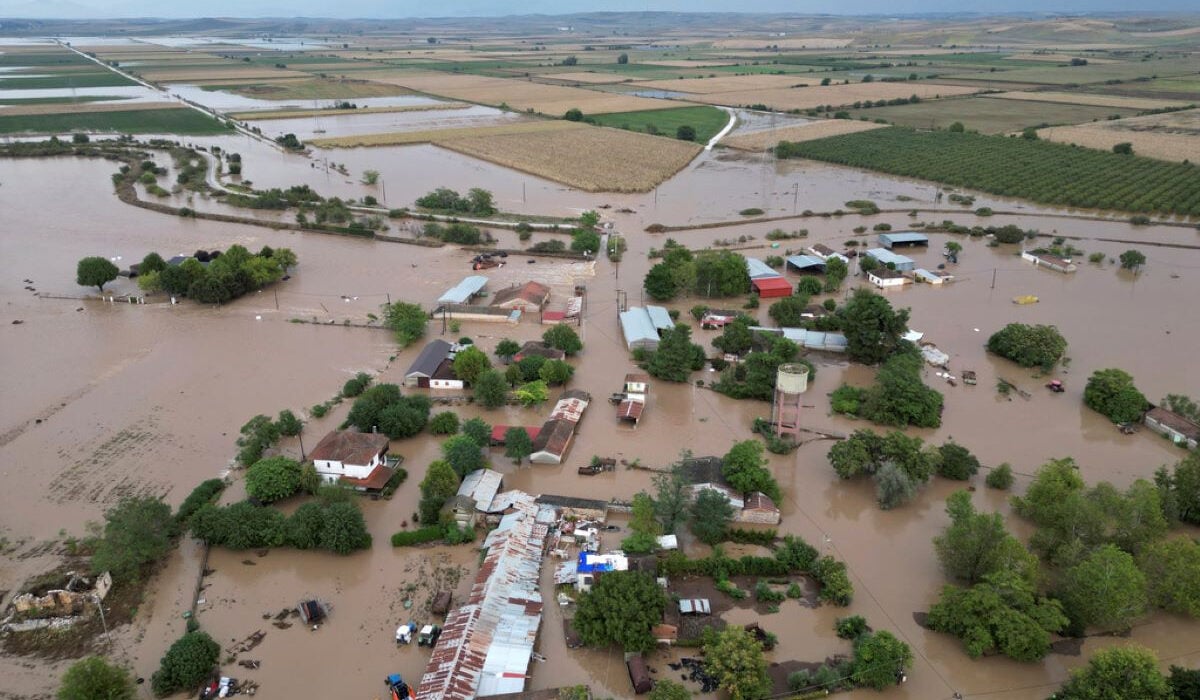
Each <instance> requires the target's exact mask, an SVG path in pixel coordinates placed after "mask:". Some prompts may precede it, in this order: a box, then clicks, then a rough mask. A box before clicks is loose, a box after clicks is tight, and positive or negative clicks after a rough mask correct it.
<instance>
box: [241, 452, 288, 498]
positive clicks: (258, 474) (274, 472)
mask: <svg viewBox="0 0 1200 700" xmlns="http://www.w3.org/2000/svg"><path fill="white" fill-rule="evenodd" d="M299 489H300V463H299V462H297V461H295V460H293V459H288V458H287V457H268V458H266V459H260V460H259V461H257V462H255V463H254V464H252V465H250V468H249V469H247V470H246V493H248V494H250V496H252V497H254V498H257V499H258V500H260V501H262V502H263V503H271V502H273V501H278V500H282V499H284V498H287V497H288V496H291V495H292V494H294V493H296V491H298V490H299Z"/></svg>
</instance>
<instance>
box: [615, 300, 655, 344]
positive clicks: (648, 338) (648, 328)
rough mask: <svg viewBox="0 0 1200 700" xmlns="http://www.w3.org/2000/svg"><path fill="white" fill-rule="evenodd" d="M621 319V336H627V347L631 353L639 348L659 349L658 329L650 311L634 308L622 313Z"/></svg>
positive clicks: (638, 307)
mask: <svg viewBox="0 0 1200 700" xmlns="http://www.w3.org/2000/svg"><path fill="white" fill-rule="evenodd" d="M620 319H621V334H622V335H624V336H625V346H626V347H627V348H629V350H630V351H631V352H632V351H634V350H636V349H638V348H642V349H644V350H657V349H658V340H659V338H658V328H657V327H656V326H655V325H654V320H653V319H652V318H651V317H650V312H649V311H647V310H646V309H643V308H642V307H640V306H634V307H631V308H629V309H626V310H625V311H622V312H621V315H620Z"/></svg>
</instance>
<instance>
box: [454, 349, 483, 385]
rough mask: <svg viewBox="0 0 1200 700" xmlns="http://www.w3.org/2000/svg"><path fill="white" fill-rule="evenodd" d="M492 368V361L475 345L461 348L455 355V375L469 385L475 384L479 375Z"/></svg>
mask: <svg viewBox="0 0 1200 700" xmlns="http://www.w3.org/2000/svg"><path fill="white" fill-rule="evenodd" d="M491 368H492V361H491V360H489V359H488V356H487V355H486V354H484V352H483V351H482V350H480V349H479V348H477V347H475V346H474V345H472V346H470V347H468V348H465V349H463V350H460V351H459V352H458V353H457V354H455V356H454V376H456V377H458V378H459V379H461V380H463V381H464V382H466V383H467V385H468V386H475V382H476V381H478V380H479V375H481V374H483V373H484V372H486V371H487V370H489V369H491Z"/></svg>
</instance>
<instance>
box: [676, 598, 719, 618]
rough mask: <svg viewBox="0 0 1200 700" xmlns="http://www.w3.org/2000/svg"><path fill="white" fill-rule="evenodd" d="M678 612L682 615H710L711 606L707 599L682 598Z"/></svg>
mask: <svg viewBox="0 0 1200 700" xmlns="http://www.w3.org/2000/svg"><path fill="white" fill-rule="evenodd" d="M679 612H680V613H682V614H684V615H692V614H696V615H711V614H712V606H711V605H709V602H708V598H683V599H681V600H680V601H679Z"/></svg>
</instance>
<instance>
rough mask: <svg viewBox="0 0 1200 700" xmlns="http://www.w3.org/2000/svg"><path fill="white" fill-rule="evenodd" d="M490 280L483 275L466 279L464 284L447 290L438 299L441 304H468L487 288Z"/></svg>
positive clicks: (461, 283)
mask: <svg viewBox="0 0 1200 700" xmlns="http://www.w3.org/2000/svg"><path fill="white" fill-rule="evenodd" d="M487 282H488V279H487V278H486V277H483V276H482V275H471V276H470V277H464V278H463V281H462V282H459V283H458V284H456V285H454V286H453V287H451V288H450V289H447V290H446V293H445V294H443V295H441V296H440V297H438V303H439V304H466V303H467V302H469V301H471V299H473V298H475V297H476V296H477V295H478V294H479V293H480V292H482V291H483V288H484V287H486V286H487Z"/></svg>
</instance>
